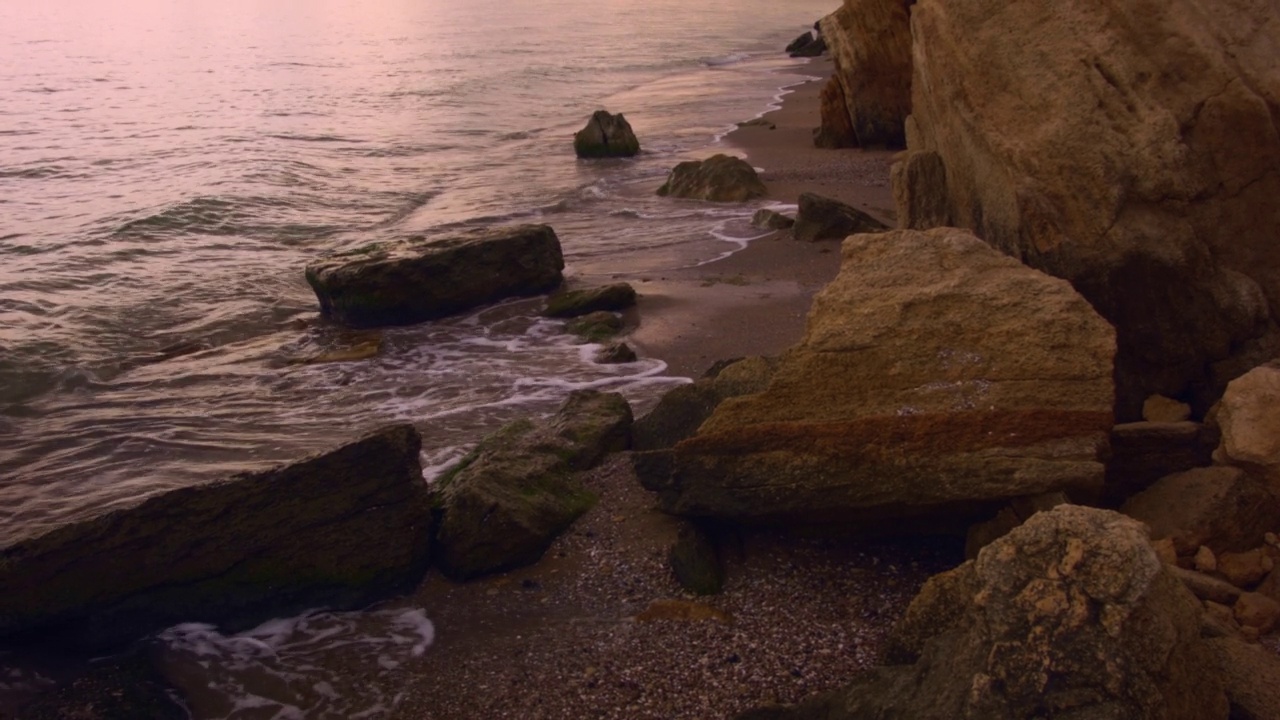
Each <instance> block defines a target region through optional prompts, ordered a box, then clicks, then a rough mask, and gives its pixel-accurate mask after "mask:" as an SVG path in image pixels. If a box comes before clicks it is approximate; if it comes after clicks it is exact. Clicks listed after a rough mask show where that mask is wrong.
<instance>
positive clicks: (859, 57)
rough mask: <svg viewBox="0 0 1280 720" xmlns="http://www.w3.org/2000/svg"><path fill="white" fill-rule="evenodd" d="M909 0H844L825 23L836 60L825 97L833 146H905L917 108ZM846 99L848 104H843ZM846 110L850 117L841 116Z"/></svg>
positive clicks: (825, 34) (824, 31)
mask: <svg viewBox="0 0 1280 720" xmlns="http://www.w3.org/2000/svg"><path fill="white" fill-rule="evenodd" d="M909 4H910V3H909V2H907V0H844V4H843V5H842V6H841V7H840V9H839V10H837V11H835V12H834V13H832V14H830V15H828V16H827V17H825V18H823V19H822V20H821V22H820V23H819V25H820V27H821V28H822V36H823V37H824V38H825V39H826V41H827V48H828V50H829V51H830V52H831V58H832V60H833V61H834V63H835V73H834V74H833V76H832V77H833V82H835V83H837V85H838V86H831V87H830V88H829V92H827V93H826V95H829V96H830V97H829V98H828V97H826V96H824V103H823V108H822V113H823V118H822V124H823V128H824V130H827V131H828V132H826V133H824V135H823V137H824V138H825V139H826V141H827V145H828V146H830V147H844V146H848V145H855V146H860V147H894V148H900V147H903V145H904V144H905V142H906V139H905V135H904V132H903V122H904V120H906V117H907V115H908V114H909V113H910V112H911V31H910V27H909V21H908V15H907V11H908V5H909ZM841 103H843V106H841ZM840 113H844V114H845V115H847V117H841V116H840Z"/></svg>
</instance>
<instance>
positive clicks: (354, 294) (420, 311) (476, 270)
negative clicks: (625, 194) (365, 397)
mask: <svg viewBox="0 0 1280 720" xmlns="http://www.w3.org/2000/svg"><path fill="white" fill-rule="evenodd" d="M563 269H564V256H563V254H562V253H561V250H560V240H559V238H557V237H556V233H555V231H554V230H552V229H551V228H550V227H548V226H546V225H518V226H513V227H503V228H485V229H480V230H472V231H469V232H463V233H459V234H455V235H449V236H442V237H426V236H415V237H410V238H405V239H402V240H393V241H388V242H384V243H374V244H371V245H368V246H365V247H362V248H359V249H357V250H352V251H348V252H343V253H338V254H335V255H331V256H329V257H326V258H322V259H320V260H317V261H315V262H313V263H311V264H309V265H307V269H306V278H307V282H308V283H309V284H310V285H311V289H312V290H314V291H315V293H316V298H318V299H319V301H320V312H321V313H322V314H323V315H324V316H325V317H327V318H329V319H331V320H333V321H335V322H338V323H342V324H344V325H349V326H352V327H376V326H380V325H408V324H411V323H416V322H422V321H424V320H432V319H435V318H441V317H445V316H447V315H453V314H456V313H459V312H463V311H465V310H469V309H471V308H473V307H477V306H479V305H483V304H485V303H490V302H495V301H497V300H501V299H503V298H507V297H515V296H525V295H536V294H538V293H542V292H547V291H548V290H551V289H553V288H555V287H556V286H558V285H559V284H560V283H561V282H563V280H564V278H563V276H562V275H561V270H563Z"/></svg>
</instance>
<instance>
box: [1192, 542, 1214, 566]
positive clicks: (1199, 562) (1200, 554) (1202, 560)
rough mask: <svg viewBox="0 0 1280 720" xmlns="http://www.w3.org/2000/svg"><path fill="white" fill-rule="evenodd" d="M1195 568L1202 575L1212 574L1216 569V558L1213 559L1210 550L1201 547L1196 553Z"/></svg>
mask: <svg viewBox="0 0 1280 720" xmlns="http://www.w3.org/2000/svg"><path fill="white" fill-rule="evenodd" d="M1195 568H1196V570H1199V571H1200V572H1203V573H1210V572H1214V571H1216V570H1217V569H1218V558H1216V557H1214V554H1213V551H1212V550H1210V549H1209V548H1207V547H1205V546H1204V545H1201V546H1200V549H1199V550H1197V551H1196V557H1195Z"/></svg>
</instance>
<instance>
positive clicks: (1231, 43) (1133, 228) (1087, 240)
mask: <svg viewBox="0 0 1280 720" xmlns="http://www.w3.org/2000/svg"><path fill="white" fill-rule="evenodd" d="M911 29H912V37H913V54H912V63H913V73H914V74H913V77H912V113H913V114H912V117H911V118H910V119H909V120H908V122H907V136H908V142H907V145H908V150H909V151H910V152H912V153H920V152H932V153H936V154H937V155H938V156H939V157H940V159H941V161H942V163H943V165H944V166H945V172H944V173H933V174H931V175H930V177H933V178H940V179H941V180H942V181H943V182H942V184H941V185H940V186H939V185H936V184H935V185H934V186H920V187H916V188H913V189H912V190H911V191H910V192H895V194H896V195H898V197H900V198H910V197H915V198H917V202H916V204H917V205H919V204H928V203H922V202H920V201H919V198H930V197H933V198H945V202H946V206H947V208H948V213H946V215H947V217H948V219H949V222H950V223H951V224H954V225H956V226H959V227H967V228H971V229H973V230H974V231H975V232H976V234H978V235H979V236H980V237H982V238H983V239H984V240H986V241H987V242H989V243H991V244H992V245H993V246H995V247H998V248H1001V249H1002V250H1004V251H1006V252H1008V253H1010V254H1012V255H1014V256H1015V257H1019V258H1021V259H1022V260H1024V261H1025V262H1027V263H1028V264H1030V265H1032V266H1034V267H1037V268H1040V269H1043V270H1045V271H1047V272H1049V273H1051V274H1053V275H1056V276H1059V277H1063V278H1066V279H1068V280H1070V281H1071V283H1072V285H1073V286H1075V287H1076V289H1078V290H1079V291H1080V292H1081V293H1082V294H1083V295H1084V296H1085V297H1086V298H1088V299H1089V301H1090V302H1091V303H1092V304H1093V305H1094V307H1096V308H1097V309H1098V311H1099V312H1100V313H1101V314H1102V315H1103V316H1104V317H1106V318H1107V319H1108V320H1110V321H1111V322H1112V324H1114V325H1115V327H1116V328H1117V335H1118V354H1117V360H1116V364H1117V411H1118V417H1119V419H1120V420H1121V421H1126V422H1127V421H1132V420H1136V419H1138V417H1139V416H1140V413H1141V408H1142V403H1143V400H1144V399H1145V398H1146V397H1148V396H1149V395H1151V394H1154V393H1160V394H1164V395H1169V396H1173V397H1188V398H1191V399H1192V400H1193V405H1194V406H1195V407H1196V410H1197V412H1203V411H1204V410H1205V409H1207V407H1208V405H1209V404H1210V403H1211V402H1212V401H1213V399H1214V398H1215V397H1216V396H1217V395H1218V394H1220V393H1221V391H1222V388H1223V387H1224V386H1225V384H1226V382H1227V381H1228V380H1230V379H1231V378H1233V377H1235V376H1237V375H1239V374H1240V373H1242V372H1244V371H1246V370H1248V369H1249V368H1250V367H1253V366H1254V365H1256V364H1257V363H1258V362H1261V361H1263V360H1266V359H1269V358H1270V357H1274V356H1275V354H1276V348H1277V338H1278V337H1280V333H1278V332H1277V329H1276V324H1275V321H1274V319H1273V316H1274V312H1275V308H1276V307H1278V306H1277V303H1280V243H1277V242H1276V238H1277V237H1278V236H1280V203H1277V202H1276V201H1275V198H1277V197H1280V171H1278V170H1277V168H1280V129H1278V126H1280V112H1277V107H1280V71H1277V66H1276V57H1277V54H1276V53H1277V50H1276V47H1277V43H1276V38H1277V36H1280V0H1126V1H1124V2H1115V1H1114V0H1077V1H1076V2H1069V3H1064V2H1060V0H1023V1H1020V2H1007V1H1006V0H966V1H965V2H953V1H952V0H919V1H918V2H916V3H915V4H914V6H912V8H911ZM900 176H901V174H900ZM898 215H899V217H901V218H904V221H910V220H911V219H912V218H914V217H916V215H915V214H913V213H911V212H907V211H906V210H905V209H904V208H902V207H899V212H898Z"/></svg>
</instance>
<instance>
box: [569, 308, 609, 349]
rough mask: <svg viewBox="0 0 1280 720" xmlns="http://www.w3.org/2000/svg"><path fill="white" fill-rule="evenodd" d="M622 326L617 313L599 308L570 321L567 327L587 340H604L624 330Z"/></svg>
mask: <svg viewBox="0 0 1280 720" xmlns="http://www.w3.org/2000/svg"><path fill="white" fill-rule="evenodd" d="M622 326H623V322H622V318H621V317H620V316H619V315H618V314H617V313H611V312H608V311H607V310H597V311H596V312H593V313H588V314H586V315H583V316H582V317H580V318H578V319H576V320H574V321H572V322H570V323H569V325H568V327H567V328H565V329H566V330H568V331H569V332H570V333H571V334H573V335H577V336H578V337H580V338H582V339H583V340H585V341H587V342H603V341H604V340H608V339H609V338H611V337H613V336H614V335H617V334H618V333H620V332H622Z"/></svg>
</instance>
